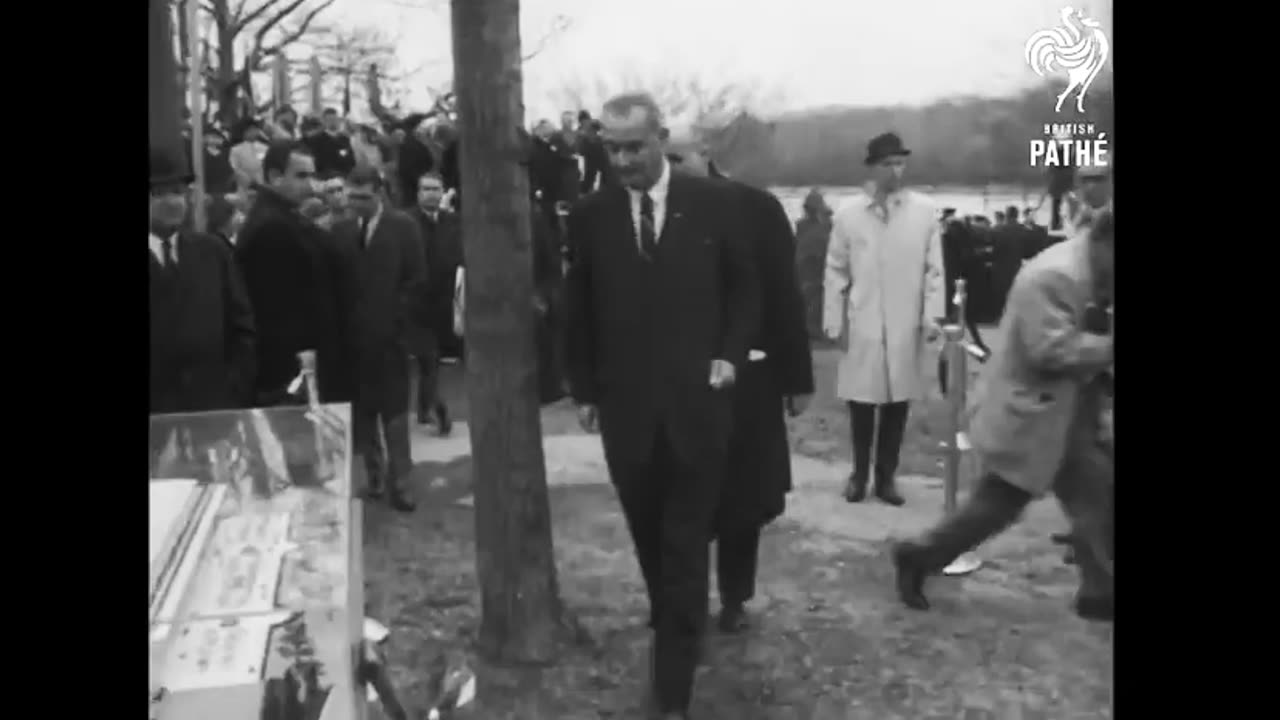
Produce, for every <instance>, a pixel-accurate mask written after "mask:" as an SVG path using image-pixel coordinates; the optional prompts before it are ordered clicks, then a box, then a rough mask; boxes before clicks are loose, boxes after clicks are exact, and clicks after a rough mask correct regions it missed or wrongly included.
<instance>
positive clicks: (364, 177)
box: [347, 166, 382, 190]
mask: <svg viewBox="0 0 1280 720" xmlns="http://www.w3.org/2000/svg"><path fill="white" fill-rule="evenodd" d="M347 184H348V185H356V186H358V187H364V186H366V185H368V186H370V187H372V188H373V189H374V190H381V189H382V174H381V173H379V172H378V171H377V170H376V169H374V168H371V167H365V166H360V167H357V168H356V169H354V170H352V171H351V172H350V173H347Z"/></svg>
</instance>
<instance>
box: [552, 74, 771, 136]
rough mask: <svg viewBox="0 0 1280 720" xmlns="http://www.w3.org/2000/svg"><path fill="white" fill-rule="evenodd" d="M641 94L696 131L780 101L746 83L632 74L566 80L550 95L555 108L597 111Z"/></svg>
mask: <svg viewBox="0 0 1280 720" xmlns="http://www.w3.org/2000/svg"><path fill="white" fill-rule="evenodd" d="M637 90H644V91H646V92H649V93H651V94H652V95H653V97H654V100H657V102H658V105H659V107H661V108H662V111H663V114H664V115H665V116H666V117H667V119H668V120H669V121H671V122H678V123H683V124H687V125H690V126H692V127H694V128H696V129H709V130H710V129H715V128H719V127H723V126H725V125H727V124H729V123H730V122H732V121H733V119H734V118H735V117H737V116H738V115H740V114H742V113H748V114H758V113H760V112H763V111H765V110H767V109H769V108H771V107H773V106H776V105H777V104H778V102H779V99H780V98H779V92H778V91H776V90H769V89H766V88H765V87H764V86H763V85H762V84H761V83H759V82H755V81H750V80H729V81H715V80H711V79H709V78H706V77H701V76H698V75H683V74H672V73H656V74H651V75H649V74H644V73H641V72H637V71H636V70H634V69H631V70H624V71H623V72H621V73H618V74H616V75H610V76H604V75H595V76H591V77H576V78H570V79H569V80H566V81H565V82H564V83H563V84H562V85H561V87H560V88H559V90H557V91H555V92H553V98H554V100H555V101H556V103H557V106H558V107H565V108H575V109H587V110H592V111H594V110H597V109H599V108H600V106H601V105H602V104H603V103H604V101H605V100H607V99H608V98H609V97H612V96H614V95H617V94H619V93H623V92H632V91H637Z"/></svg>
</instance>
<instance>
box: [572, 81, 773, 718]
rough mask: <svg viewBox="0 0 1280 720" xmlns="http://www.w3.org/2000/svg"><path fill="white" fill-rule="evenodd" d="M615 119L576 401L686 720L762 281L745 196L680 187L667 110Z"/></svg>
mask: <svg viewBox="0 0 1280 720" xmlns="http://www.w3.org/2000/svg"><path fill="white" fill-rule="evenodd" d="M603 115H604V117H603V121H604V133H603V136H604V142H605V147H606V148H607V149H608V151H609V155H610V162H611V163H612V164H613V166H614V167H615V168H616V170H617V177H618V180H619V183H620V184H619V185H617V186H612V187H608V188H605V189H602V190H601V191H600V192H596V193H593V194H591V195H589V196H587V197H586V198H585V199H584V200H583V201H582V202H580V203H579V204H578V205H577V206H576V207H575V208H574V210H573V212H572V213H571V214H570V216H569V222H568V236H569V247H570V248H572V249H573V261H572V264H571V266H570V269H569V278H568V280H567V287H566V289H567V300H568V302H567V305H568V320H569V326H568V332H567V336H568V355H567V359H568V366H569V374H570V386H571V388H572V394H573V398H574V400H575V401H576V402H577V404H578V417H579V421H580V423H581V424H582V426H583V428H584V429H586V430H588V431H590V430H592V429H594V428H595V427H596V425H597V422H598V423H599V428H600V432H601V440H602V442H603V444H604V454H605V460H606V462H607V463H608V466H609V475H610V478H611V480H612V482H613V485H614V487H615V488H616V489H617V492H618V500H619V501H620V503H621V505H622V511H623V514H624V515H625V516H626V519H627V526H628V528H629V529H630V531H631V537H632V540H633V541H634V542H635V546H636V556H637V559H638V560H639V564H640V570H641V574H642V575H643V576H644V581H645V588H646V589H647V591H648V595H649V605H650V622H651V624H652V626H653V627H654V628H655V633H654V645H653V653H652V660H653V663H652V668H651V669H652V679H653V689H654V696H655V700H656V702H657V708H658V710H659V711H660V712H661V713H662V717H663V718H665V719H668V720H670V719H679V718H687V717H688V715H687V713H688V709H689V703H690V700H691V696H692V692H693V680H694V670H695V668H696V667H697V663H698V656H699V649H700V647H701V637H702V631H703V627H704V624H705V622H706V617H707V599H708V598H707V595H708V580H709V577H708V575H709V571H710V568H709V567H708V562H707V561H708V553H707V545H708V543H709V542H710V540H711V533H712V524H713V521H714V517H715V511H716V505H717V503H718V500H719V497H720V489H721V479H722V476H723V474H724V468H725V463H726V462H727V461H728V445H729V433H730V428H731V424H732V415H733V396H732V394H731V393H730V392H729V391H728V390H729V387H730V386H731V385H732V383H733V381H734V379H735V377H736V375H737V372H738V370H739V369H740V368H742V367H743V366H744V364H745V363H746V362H747V351H748V350H749V349H750V347H751V343H752V341H753V340H754V339H755V335H756V333H757V332H758V329H759V322H760V321H759V315H760V290H759V280H758V268H757V267H756V264H755V262H754V259H753V258H752V252H751V247H750V242H749V241H748V240H746V238H745V231H744V229H743V227H742V225H741V219H740V217H739V213H738V208H737V202H736V199H735V198H734V196H733V194H732V192H731V191H730V190H729V189H728V188H727V187H725V186H724V185H721V184H720V183H716V182H714V181H711V180H706V179H703V178H695V177H687V176H681V175H672V173H671V168H670V165H669V164H668V162H667V160H666V158H665V157H664V155H663V143H662V140H661V136H662V133H663V126H662V118H661V114H660V112H659V110H658V106H657V103H656V102H655V101H654V100H653V97H652V96H650V95H648V94H641V93H636V94H628V95H622V96H619V97H616V98H614V99H612V100H610V101H609V102H608V103H606V104H605V107H604V113H603Z"/></svg>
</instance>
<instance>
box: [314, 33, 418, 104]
mask: <svg viewBox="0 0 1280 720" xmlns="http://www.w3.org/2000/svg"><path fill="white" fill-rule="evenodd" d="M311 45H312V47H313V48H314V50H315V53H316V55H317V56H318V57H319V59H320V68H321V70H322V71H323V72H324V74H325V79H326V81H327V80H329V79H330V78H332V79H333V80H334V81H335V82H336V84H337V88H336V90H337V93H336V94H337V95H339V96H340V97H341V98H342V114H343V115H344V116H345V115H349V114H351V108H352V107H353V95H355V96H359V95H361V94H362V93H363V94H365V96H366V97H365V98H364V99H365V101H366V102H368V101H370V100H373V99H374V98H371V97H368V95H369V93H368V91H367V90H366V87H367V85H368V83H367V82H366V80H367V78H368V74H369V70H370V68H376V69H377V75H378V77H377V79H378V91H379V94H381V93H385V92H386V91H387V89H388V87H389V86H394V85H395V84H396V82H398V81H399V80H401V79H402V78H400V77H397V76H396V75H394V74H393V73H394V71H395V64H396V40H395V38H392V37H390V36H388V35H387V34H386V33H384V32H383V31H381V30H380V29H378V28H376V27H372V26H356V27H351V28H333V29H327V30H324V31H321V32H318V33H316V36H315V38H314V39H313V40H312V42H311ZM326 84H327V83H326ZM326 96H328V93H326ZM377 100H378V102H379V104H381V100H382V98H381V97H378V98H377ZM375 114H376V111H375Z"/></svg>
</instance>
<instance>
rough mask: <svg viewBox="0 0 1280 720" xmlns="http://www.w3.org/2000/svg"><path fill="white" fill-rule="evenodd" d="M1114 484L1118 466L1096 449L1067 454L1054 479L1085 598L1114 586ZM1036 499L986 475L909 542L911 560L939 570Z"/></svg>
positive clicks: (1105, 592) (1014, 518)
mask: <svg viewBox="0 0 1280 720" xmlns="http://www.w3.org/2000/svg"><path fill="white" fill-rule="evenodd" d="M1114 487H1115V467H1114V465H1113V463H1112V462H1111V459H1110V457H1108V456H1107V454H1106V453H1104V452H1102V451H1100V450H1099V449H1097V448H1092V449H1087V450H1084V451H1083V452H1080V453H1077V454H1075V455H1074V456H1071V457H1068V459H1067V461H1066V462H1065V463H1064V464H1063V467H1062V469H1061V470H1060V471H1059V472H1058V475H1057V477H1056V478H1055V479H1054V484H1053V493H1054V495H1056V496H1057V498H1058V502H1059V503H1061V504H1062V509H1063V511H1064V512H1065V513H1066V515H1067V517H1068V518H1069V519H1070V520H1071V537H1072V542H1073V544H1074V546H1075V550H1076V561H1077V563H1078V566H1079V568H1080V590H1079V595H1080V596H1081V597H1086V596H1092V597H1100V596H1106V595H1109V594H1110V593H1111V592H1112V591H1113V589H1114V579H1115V564H1114V541H1113V537H1114V529H1113V524H1114V513H1113V512H1112V497H1113V489H1114ZM1032 499H1033V496H1032V495H1031V494H1030V493H1028V492H1027V491H1025V490H1023V489H1021V488H1019V487H1016V486H1014V485H1012V484H1010V483H1008V482H1006V481H1005V480H1004V479H1002V478H1000V477H999V476H998V475H995V474H993V473H987V474H986V475H983V476H982V477H981V478H979V480H978V484H977V487H976V488H974V491H973V493H972V494H970V496H969V497H968V499H966V500H965V502H964V503H962V504H961V505H960V507H959V508H958V509H957V510H956V512H955V513H953V514H952V515H951V516H950V517H948V518H946V519H944V520H943V521H942V522H941V523H939V524H938V525H937V526H935V527H934V528H933V529H932V530H930V531H929V532H928V533H926V534H925V535H924V536H923V537H922V538H921V539H920V540H918V541H917V542H915V543H912V544H911V549H910V551H909V552H910V554H911V555H913V557H912V560H913V562H915V563H917V564H918V565H919V566H920V567H921V568H922V569H924V570H925V571H927V572H940V571H941V570H942V569H943V568H945V567H946V566H947V565H950V564H951V562H952V561H954V560H955V559H956V558H958V557H960V556H961V555H962V554H964V553H966V552H969V551H970V550H973V549H974V548H976V547H978V546H979V545H981V544H982V543H983V542H985V541H986V540H988V539H990V538H992V537H994V536H995V535H997V534H999V533H1000V532H1002V531H1003V530H1005V529H1006V528H1008V527H1009V526H1010V525H1012V524H1013V523H1014V522H1016V521H1017V519H1018V518H1019V517H1020V516H1021V515H1022V512H1023V510H1025V509H1026V507H1027V505H1028V504H1030V503H1031V501H1032Z"/></svg>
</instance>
